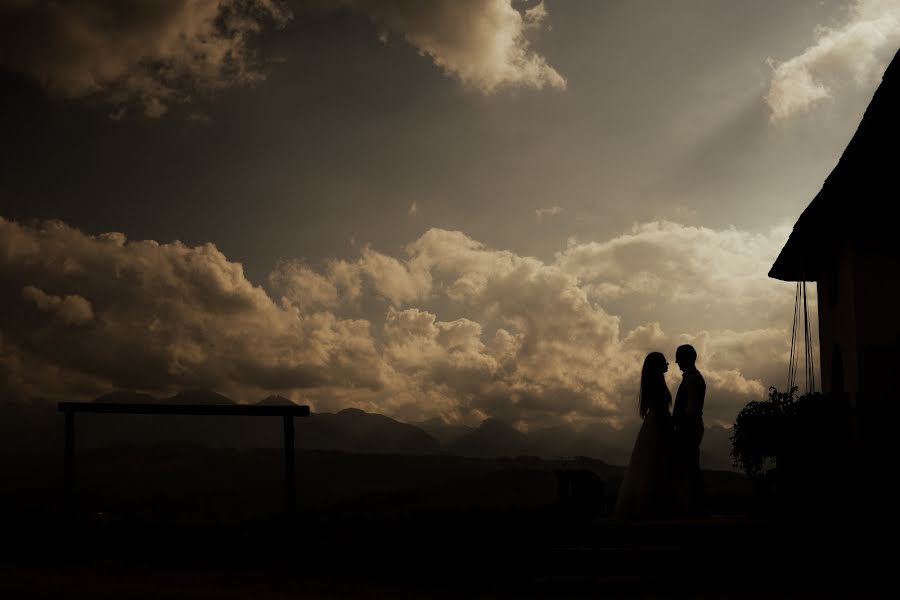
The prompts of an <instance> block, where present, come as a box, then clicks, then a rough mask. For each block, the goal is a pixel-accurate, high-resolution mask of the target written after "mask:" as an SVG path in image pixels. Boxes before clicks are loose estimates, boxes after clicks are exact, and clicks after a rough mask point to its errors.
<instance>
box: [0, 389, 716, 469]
mask: <svg viewBox="0 0 900 600" xmlns="http://www.w3.org/2000/svg"><path fill="white" fill-rule="evenodd" d="M95 402H105V403H111V402H119V403H125V404H128V403H131V404H135V403H150V404H152V403H174V402H182V403H190V404H206V405H208V404H235V403H234V401H233V400H231V399H230V398H228V397H227V396H223V395H222V394H219V393H217V392H215V391H212V390H203V389H193V390H183V391H181V392H178V393H177V394H175V395H173V396H170V397H167V398H156V397H154V396H151V395H149V394H142V393H137V392H125V391H118V392H111V393H109V394H104V395H102V396H100V397H98V398H97V399H96V400H95ZM257 404H260V405H269V406H277V405H281V406H288V405H291V404H293V402H291V400H290V399H288V398H285V397H283V396H274V395H273V396H268V397H266V398H262V399H260V400H259V401H258V402H257ZM295 427H296V437H295V445H296V447H297V448H299V449H307V450H332V451H342V452H354V453H364V454H366V453H367V454H437V453H441V454H451V455H460V456H467V457H477V458H497V457H504V456H508V457H515V456H539V457H542V458H547V459H557V458H562V457H575V456H585V457H591V458H595V459H599V460H603V461H605V462H607V463H609V464H613V465H627V464H628V461H629V459H630V455H631V450H632V447H633V446H634V441H635V439H636V437H637V426H636V425H632V426H631V427H627V428H625V429H615V428H613V427H611V426H609V425H607V424H603V423H593V424H588V425H586V426H584V427H582V428H579V429H576V428H575V427H572V426H570V425H559V426H554V427H548V428H543V429H535V430H532V431H529V432H528V433H524V432H521V431H518V430H517V429H515V428H513V427H511V426H510V425H508V424H506V423H504V422H502V421H500V420H498V419H486V420H485V421H484V422H482V423H481V424H480V425H479V426H478V427H470V426H467V425H461V424H451V423H446V422H445V421H444V420H443V419H441V418H439V417H434V418H432V419H428V420H426V421H422V422H418V423H402V422H400V421H397V420H395V419H392V418H390V417H387V416H384V415H380V414H375V413H367V412H365V411H362V410H360V409H357V408H348V409H344V410H342V411H340V412H337V413H316V412H313V413H312V414H311V415H310V416H309V417H306V418H297V419H295ZM76 430H77V447H78V448H85V449H86V448H93V447H105V446H114V445H122V444H131V445H133V444H158V443H169V442H188V443H191V444H197V445H202V446H211V447H231V448H280V447H281V445H282V443H283V429H282V423H281V419H277V418H262V417H230V416H214V417H195V416H169V415H100V414H98V415H83V416H79V417H78V419H77V425H76ZM729 435H730V430H726V429H723V428H721V427H707V429H706V433H705V435H704V439H703V445H702V446H701V455H700V456H701V465H702V466H703V467H704V468H707V469H709V468H712V469H725V470H728V469H731V468H732V467H731V459H730V458H729V455H728V453H729V450H730V448H731V441H730V440H729ZM61 448H62V415H61V414H60V413H59V412H58V411H57V410H56V404H55V402H51V401H47V400H38V399H35V400H33V401H32V402H30V403H0V453H2V454H16V453H20V452H30V453H35V452H38V453H52V454H56V453H58V452H61Z"/></svg>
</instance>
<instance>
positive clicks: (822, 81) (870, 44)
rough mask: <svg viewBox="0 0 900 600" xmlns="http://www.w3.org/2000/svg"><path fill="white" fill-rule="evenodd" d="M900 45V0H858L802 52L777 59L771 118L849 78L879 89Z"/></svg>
mask: <svg viewBox="0 0 900 600" xmlns="http://www.w3.org/2000/svg"><path fill="white" fill-rule="evenodd" d="M898 46H900V0H856V2H855V3H854V4H853V5H852V6H851V7H850V8H849V10H848V13H847V17H846V19H845V20H844V22H843V23H841V24H839V25H836V26H833V27H827V26H823V27H820V28H818V30H817V32H816V42H815V43H814V44H813V45H812V46H810V47H809V48H807V49H806V50H805V51H804V52H803V53H802V54H800V55H799V56H795V57H794V58H791V59H789V60H786V61H784V62H780V63H777V62H774V61H773V62H772V66H773V69H774V71H773V74H772V82H771V85H770V87H769V93H768V95H767V96H766V101H767V102H768V103H769V106H770V107H771V109H772V120H773V121H778V120H782V119H786V118H788V117H790V116H792V115H794V114H796V113H799V112H802V111H805V110H808V109H810V108H811V107H812V106H814V105H815V104H817V103H819V102H821V101H823V100H826V99H829V98H831V97H832V95H833V93H834V92H835V91H836V90H837V89H839V88H840V87H841V86H845V85H847V84H848V83H852V84H855V85H856V86H861V87H864V88H872V89H874V88H875V86H876V85H877V83H878V81H879V79H880V77H881V74H882V72H883V71H884V69H885V67H886V66H887V64H888V63H889V62H890V59H891V57H892V56H893V55H894V53H895V52H896V51H897V48H898Z"/></svg>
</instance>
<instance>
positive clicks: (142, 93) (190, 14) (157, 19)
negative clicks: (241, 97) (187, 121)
mask: <svg viewBox="0 0 900 600" xmlns="http://www.w3.org/2000/svg"><path fill="white" fill-rule="evenodd" d="M289 18H290V13H289V12H288V11H287V9H286V8H284V7H283V6H282V5H281V3H280V2H278V0H132V1H129V2H120V1H118V0H78V1H75V2H39V1H33V0H15V1H12V2H3V3H2V5H0V40H2V41H0V66H3V67H7V68H11V69H15V70H18V71H21V72H23V73H26V74H28V75H30V76H31V77H33V78H35V79H37V80H38V81H39V82H41V83H42V84H43V85H45V86H46V87H47V88H48V89H49V90H50V91H51V92H52V93H55V94H58V95H60V96H62V97H65V98H88V97H96V98H99V99H101V100H103V101H104V102H107V103H110V104H113V105H116V106H120V105H124V104H127V103H131V102H135V101H136V102H137V103H139V104H140V105H141V106H142V108H143V111H144V114H145V115H147V116H148V117H159V116H161V115H163V114H164V113H165V112H166V110H167V107H168V106H169V105H170V104H172V103H175V102H184V101H187V100H189V99H190V97H191V96H192V95H194V94H197V93H208V92H210V91H214V90H217V89H221V88H226V87H230V86H233V85H240V84H246V83H252V82H254V81H257V80H259V79H261V78H262V77H263V73H262V72H261V71H259V69H258V68H257V65H256V64H255V61H254V60H253V57H252V54H251V52H250V50H249V49H248V40H249V39H250V38H251V37H252V36H253V35H255V34H257V33H259V32H260V30H261V29H262V27H263V25H264V24H265V23H267V22H274V23H275V24H276V25H283V24H285V23H286V22H287V20H288V19H289ZM122 114H123V113H122V112H121V108H119V109H117V111H114V113H113V117H116V116H118V117H119V118H121V116H122Z"/></svg>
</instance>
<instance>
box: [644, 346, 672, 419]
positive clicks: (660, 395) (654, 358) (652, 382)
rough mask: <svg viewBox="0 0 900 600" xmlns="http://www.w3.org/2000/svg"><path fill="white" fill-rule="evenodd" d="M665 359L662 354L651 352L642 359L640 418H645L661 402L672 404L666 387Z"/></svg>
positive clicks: (670, 395)
mask: <svg viewBox="0 0 900 600" xmlns="http://www.w3.org/2000/svg"><path fill="white" fill-rule="evenodd" d="M666 365H668V363H667V362H666V357H665V356H663V353H662V352H651V353H650V354H648V355H647V358H645V359H644V368H643V369H641V392H640V398H641V405H640V409H641V416H642V417H646V416H647V413H648V412H650V409H651V408H653V407H654V406H655V405H660V404H662V403H663V402H665V403H666V406H668V405H669V404H670V403H671V402H672V394H670V393H669V388H668V387H667V386H666V378H665V375H664V373H665V372H666Z"/></svg>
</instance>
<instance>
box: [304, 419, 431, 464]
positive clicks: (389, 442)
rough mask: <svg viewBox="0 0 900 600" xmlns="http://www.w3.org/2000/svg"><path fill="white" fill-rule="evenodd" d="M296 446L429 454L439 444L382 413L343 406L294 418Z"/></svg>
mask: <svg viewBox="0 0 900 600" xmlns="http://www.w3.org/2000/svg"><path fill="white" fill-rule="evenodd" d="M296 428H297V446H298V447H300V448H311V449H312V448H315V449H319V450H343V451H346V452H362V453H387V454H433V453H437V452H440V450H441V446H440V444H438V442H437V440H435V439H434V438H433V437H431V436H430V435H428V434H427V433H425V432H424V431H422V430H421V429H419V428H418V427H415V426H413V425H409V424H407V423H401V422H400V421H396V420H394V419H392V418H390V417H386V416H384V415H379V414H374V413H367V412H365V411H362V410H360V409H358V408H346V409H344V410H342V411H340V412H338V413H313V414H311V415H310V416H309V417H307V418H304V419H296Z"/></svg>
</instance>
